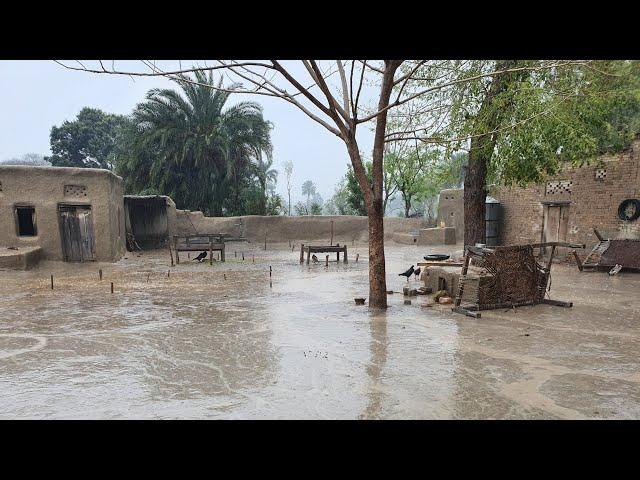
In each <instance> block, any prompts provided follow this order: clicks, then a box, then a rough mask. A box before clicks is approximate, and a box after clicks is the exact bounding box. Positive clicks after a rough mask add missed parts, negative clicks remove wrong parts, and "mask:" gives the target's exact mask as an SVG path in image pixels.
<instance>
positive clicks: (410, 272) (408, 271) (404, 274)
mask: <svg viewBox="0 0 640 480" xmlns="http://www.w3.org/2000/svg"><path fill="white" fill-rule="evenodd" d="M413 271H414V270H413V265H411V268H410V269H409V270H407V271H406V272H404V273H399V274H398V276H400V277H407V282H408V281H409V277H411V275H413Z"/></svg>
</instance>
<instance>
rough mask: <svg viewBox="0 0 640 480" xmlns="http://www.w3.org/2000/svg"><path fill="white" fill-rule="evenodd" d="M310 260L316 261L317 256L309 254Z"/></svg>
mask: <svg viewBox="0 0 640 480" xmlns="http://www.w3.org/2000/svg"><path fill="white" fill-rule="evenodd" d="M311 260H313V263H318V257H316V256H315V254H314V255H311Z"/></svg>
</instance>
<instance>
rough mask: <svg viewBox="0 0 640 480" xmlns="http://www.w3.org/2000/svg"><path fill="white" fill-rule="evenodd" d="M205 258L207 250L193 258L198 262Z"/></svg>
mask: <svg viewBox="0 0 640 480" xmlns="http://www.w3.org/2000/svg"><path fill="white" fill-rule="evenodd" d="M205 258H207V252H202V253H201V254H200V255H198V256H197V257H196V258H194V260H197V261H198V263H201V262H202V260H204V259H205Z"/></svg>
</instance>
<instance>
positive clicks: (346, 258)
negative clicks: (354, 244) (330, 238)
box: [344, 245, 349, 263]
mask: <svg viewBox="0 0 640 480" xmlns="http://www.w3.org/2000/svg"><path fill="white" fill-rule="evenodd" d="M344 263H349V258H348V257H347V246H346V245H345V246H344Z"/></svg>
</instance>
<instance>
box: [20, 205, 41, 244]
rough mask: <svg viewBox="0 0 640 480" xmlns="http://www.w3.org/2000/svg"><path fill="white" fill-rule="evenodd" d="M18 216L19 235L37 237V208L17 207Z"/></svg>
mask: <svg viewBox="0 0 640 480" xmlns="http://www.w3.org/2000/svg"><path fill="white" fill-rule="evenodd" d="M16 216H17V218H18V235H20V236H21V237H35V236H36V235H37V234H38V232H37V230H36V209H35V208H33V207H16Z"/></svg>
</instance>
